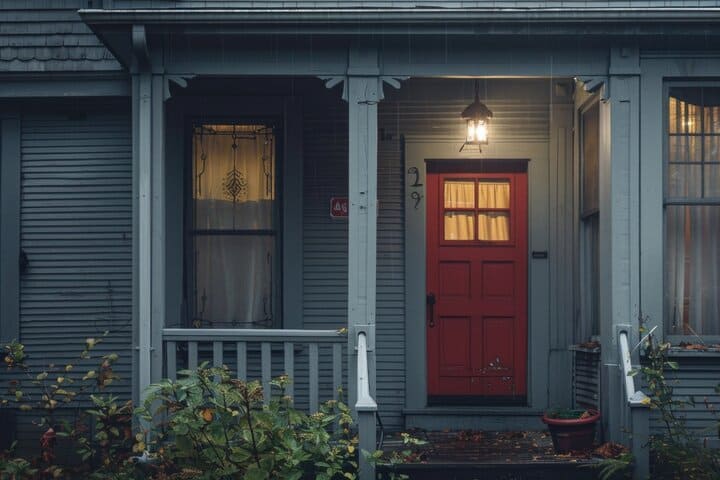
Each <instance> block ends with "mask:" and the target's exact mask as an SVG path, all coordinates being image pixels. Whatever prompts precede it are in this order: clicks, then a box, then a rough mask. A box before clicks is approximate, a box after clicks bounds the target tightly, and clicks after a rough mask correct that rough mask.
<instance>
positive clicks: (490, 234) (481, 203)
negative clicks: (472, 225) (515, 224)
mask: <svg viewBox="0 0 720 480" xmlns="http://www.w3.org/2000/svg"><path fill="white" fill-rule="evenodd" d="M478 208H504V209H509V208H510V183H508V182H478ZM478 240H489V241H496V242H502V241H508V240H510V216H509V212H481V213H479V214H478Z"/></svg>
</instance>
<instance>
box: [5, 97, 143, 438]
mask: <svg viewBox="0 0 720 480" xmlns="http://www.w3.org/2000/svg"><path fill="white" fill-rule="evenodd" d="M94 103H97V102H90V101H85V103H83V101H80V102H76V103H73V104H72V105H67V104H51V105H50V104H47V103H45V106H44V107H42V106H40V105H38V106H37V108H38V109H37V110H33V109H32V107H31V108H28V109H27V111H26V113H25V114H24V115H23V116H22V123H21V173H22V185H21V187H22V194H21V248H22V249H23V250H24V251H25V252H26V254H27V257H28V260H29V266H28V269H27V271H26V273H25V274H23V275H22V278H21V285H20V334H21V338H22V341H23V343H24V344H25V345H26V352H27V353H28V356H29V357H28V364H29V365H31V366H33V367H36V368H44V367H45V366H46V365H47V364H48V363H50V362H52V363H54V364H56V365H60V366H64V365H65V364H66V363H71V362H72V363H75V362H77V361H78V354H79V353H80V351H81V350H82V348H83V344H84V342H85V339H86V338H88V337H94V338H102V343H101V344H100V345H99V346H98V347H97V348H96V349H95V350H94V353H93V356H94V357H95V359H93V360H90V361H84V362H80V363H78V364H77V368H76V369H75V370H74V372H75V374H76V375H80V376H82V375H83V374H84V373H85V372H87V370H88V369H90V368H94V367H96V366H97V358H98V357H99V356H101V355H103V354H106V353H109V352H115V353H118V354H119V355H120V359H119V360H118V362H117V363H116V365H115V368H114V370H115V372H116V373H117V374H118V375H119V376H120V377H121V379H120V380H119V381H118V382H116V383H114V384H113V385H112V386H111V387H110V388H109V389H108V392H109V393H112V394H114V395H117V396H118V397H120V398H121V399H129V398H130V390H131V389H130V377H131V337H132V325H131V308H132V298H131V297H132V295H131V280H132V272H131V268H132V240H131V239H132V159H131V154H132V152H131V149H132V145H131V137H130V116H129V111H128V108H127V107H128V106H127V105H126V103H124V102H122V103H121V102H113V103H110V104H107V105H100V106H98V105H94ZM86 108H87V110H86ZM53 111H57V112H63V111H65V112H71V113H72V115H70V116H68V114H63V113H57V114H53V113H48V112H53ZM79 114H81V115H79ZM106 331H108V332H109V333H108V334H107V335H106V336H105V335H104V332H106ZM26 392H27V393H28V394H30V395H33V396H37V395H38V393H39V392H38V390H37V387H30V388H27V389H26ZM23 418H25V417H23ZM18 436H19V439H20V440H21V441H27V442H29V444H30V445H34V443H33V442H37V430H36V428H35V427H33V426H32V425H29V424H28V423H27V422H24V421H23V422H20V426H19V429H18Z"/></svg>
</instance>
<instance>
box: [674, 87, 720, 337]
mask: <svg viewBox="0 0 720 480" xmlns="http://www.w3.org/2000/svg"><path fill="white" fill-rule="evenodd" d="M674 87H681V88H682V87H687V88H703V87H712V88H720V79H717V80H685V79H667V78H664V79H663V85H662V125H663V128H662V159H661V163H662V236H661V238H662V272H663V274H662V295H661V302H662V317H663V318H662V325H663V332H662V336H663V338H664V339H665V340H666V341H668V342H670V343H671V344H673V345H676V344H679V343H680V342H689V343H697V340H700V341H702V342H705V343H717V342H720V335H711V334H703V333H699V332H698V333H697V335H678V334H672V333H668V328H669V324H668V322H669V312H667V311H666V302H665V294H666V292H667V272H666V266H665V262H666V258H665V257H666V247H667V207H668V206H716V207H718V208H720V197H699V198H685V197H670V196H669V188H668V175H669V165H670V163H669V154H670V89H671V88H674ZM701 119H702V121H703V122H704V118H703V116H702V115H701ZM705 135H706V134H705V133H700V134H699V136H700V137H702V138H703V140H704V138H705ZM701 145H702V147H701V148H702V150H701V151H702V152H703V154H704V149H705V146H704V141H703V142H701ZM703 157H704V155H703ZM703 160H704V158H703ZM704 163H705V162H704V161H703V162H701V165H704ZM700 180H701V192H702V193H704V189H705V185H704V183H705V181H704V180H705V177H704V171H703V172H701V176H700Z"/></svg>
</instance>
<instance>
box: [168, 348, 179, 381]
mask: <svg viewBox="0 0 720 480" xmlns="http://www.w3.org/2000/svg"><path fill="white" fill-rule="evenodd" d="M165 352H166V354H167V359H166V361H167V376H168V378H169V379H170V380H177V345H176V344H175V342H167V345H165Z"/></svg>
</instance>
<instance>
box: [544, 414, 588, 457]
mask: <svg viewBox="0 0 720 480" xmlns="http://www.w3.org/2000/svg"><path fill="white" fill-rule="evenodd" d="M587 413H588V415H586V416H585V417H583V418H551V417H548V414H547V412H546V413H545V415H543V418H542V421H543V423H545V424H546V425H547V426H548V429H549V430H550V435H552V441H553V447H555V452H557V453H569V452H571V451H574V452H579V451H587V450H590V449H591V448H592V446H593V442H594V440H595V424H596V423H597V421H598V420H600V412H598V411H597V410H593V409H588V410H587Z"/></svg>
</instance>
